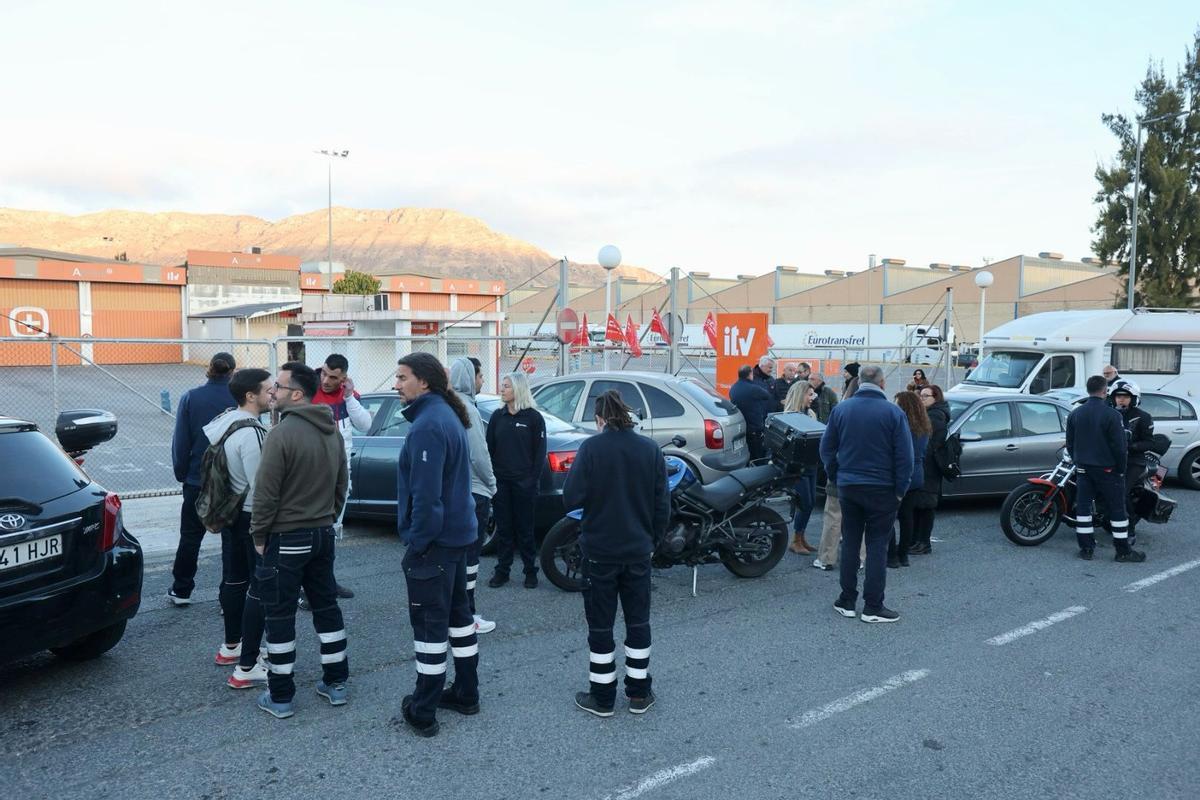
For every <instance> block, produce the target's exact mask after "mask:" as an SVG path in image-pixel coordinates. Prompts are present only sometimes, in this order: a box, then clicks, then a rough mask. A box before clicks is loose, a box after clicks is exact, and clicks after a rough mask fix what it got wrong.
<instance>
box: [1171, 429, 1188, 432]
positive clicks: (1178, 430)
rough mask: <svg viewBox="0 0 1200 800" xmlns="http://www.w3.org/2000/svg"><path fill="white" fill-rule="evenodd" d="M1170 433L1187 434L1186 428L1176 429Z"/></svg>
mask: <svg viewBox="0 0 1200 800" xmlns="http://www.w3.org/2000/svg"><path fill="white" fill-rule="evenodd" d="M1171 433H1187V428H1176V429H1175V430H1173V431H1171Z"/></svg>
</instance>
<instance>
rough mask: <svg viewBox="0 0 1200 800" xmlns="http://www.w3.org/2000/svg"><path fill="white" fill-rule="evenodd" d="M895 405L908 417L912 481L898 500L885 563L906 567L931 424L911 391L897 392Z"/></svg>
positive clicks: (923, 475)
mask: <svg viewBox="0 0 1200 800" xmlns="http://www.w3.org/2000/svg"><path fill="white" fill-rule="evenodd" d="M896 405H898V406H900V410H901V411H903V412H904V415H905V416H906V417H908V428H909V431H911V433H912V449H913V473H912V480H910V481H909V483H908V491H907V492H905V494H904V497H903V498H902V499H901V500H900V510H899V512H897V514H896V519H897V521H898V522H899V523H900V542H899V545H898V546H897V543H896V536H895V535H894V534H893V535H892V540H891V541H890V542H888V566H889V567H893V568H895V567H907V566H908V548H909V547H911V546H912V543H913V530H914V526H915V517H914V514H913V512H914V510H915V509H916V506H917V500H918V495H919V494H920V492H921V488H922V487H923V486H924V485H925V449H926V448H927V447H928V446H929V436H930V434H931V433H933V426H932V425H931V424H930V422H929V414H927V413H926V412H925V405H924V404H923V403H922V402H921V398H919V397H917V395H916V394H915V393H914V392H908V391H905V392H898V393H897V394H896Z"/></svg>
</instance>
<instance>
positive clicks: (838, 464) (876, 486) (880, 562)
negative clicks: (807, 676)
mask: <svg viewBox="0 0 1200 800" xmlns="http://www.w3.org/2000/svg"><path fill="white" fill-rule="evenodd" d="M858 379H859V387H858V392H857V393H855V395H854V396H853V397H852V398H850V399H849V400H845V401H843V402H841V403H838V404H837V405H836V406H834V409H833V413H832V414H830V415H829V424H828V425H826V426H825V434H824V435H823V436H822V437H821V461H822V462H823V463H824V464H825V472H826V474H827V475H829V479H830V480H832V481H836V483H837V491H838V497H839V499H840V500H841V505H842V552H841V556H840V558H839V559H838V561H839V565H840V568H841V582H842V593H841V595H840V596H839V597H838V599H837V601H836V602H835V603H834V604H833V608H834V610H835V611H837V612H838V613H839V614H841V615H842V616H844V617H854V616H856V615H857V614H856V612H855V605H856V603H857V602H858V549H859V546H860V545H861V542H862V540H863V537H864V536H866V539H867V569H866V577H865V578H864V579H863V612H862V620H863V622H896V621H897V620H898V619H900V615H899V614H897V613H896V612H895V611H892V610H890V609H888V608H886V607H885V606H884V605H883V590H884V584H885V582H886V580H887V548H888V542H889V541H890V540H891V538H892V526H893V525H895V523H896V512H897V511H898V510H899V508H900V500H901V498H903V497H904V493H905V492H907V491H908V488H909V482H910V481H911V480H912V473H913V446H912V433H911V431H910V430H909V427H908V418H907V417H906V416H905V415H904V412H903V411H901V410H900V408H899V406H897V405H895V404H894V403H891V402H888V399H887V396H886V395H884V393H883V385H884V380H883V370H882V369H881V368H879V367H876V366H868V367H863V368H862V370H860V371H859V373H858Z"/></svg>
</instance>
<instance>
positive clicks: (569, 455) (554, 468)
mask: <svg viewBox="0 0 1200 800" xmlns="http://www.w3.org/2000/svg"><path fill="white" fill-rule="evenodd" d="M546 460H547V461H549V462H550V471H551V472H570V471H571V465H572V464H574V463H575V451H574V450H571V451H567V452H563V453H547V454H546Z"/></svg>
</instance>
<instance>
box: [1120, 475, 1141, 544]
mask: <svg viewBox="0 0 1200 800" xmlns="http://www.w3.org/2000/svg"><path fill="white" fill-rule="evenodd" d="M1145 473H1146V462H1144V461H1140V462H1139V461H1134V460H1133V459H1132V458H1131V459H1129V467H1128V469H1127V471H1126V473H1125V517H1126V519H1128V520H1129V543H1130V544H1133V539H1134V529H1135V528H1136V527H1137V524H1138V521H1139V520H1140V517H1138V515H1137V512H1136V511H1135V509H1134V507H1133V487H1135V486H1137V485H1139V484H1140V483H1141V482H1142V476H1143V475H1144V474H1145Z"/></svg>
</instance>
